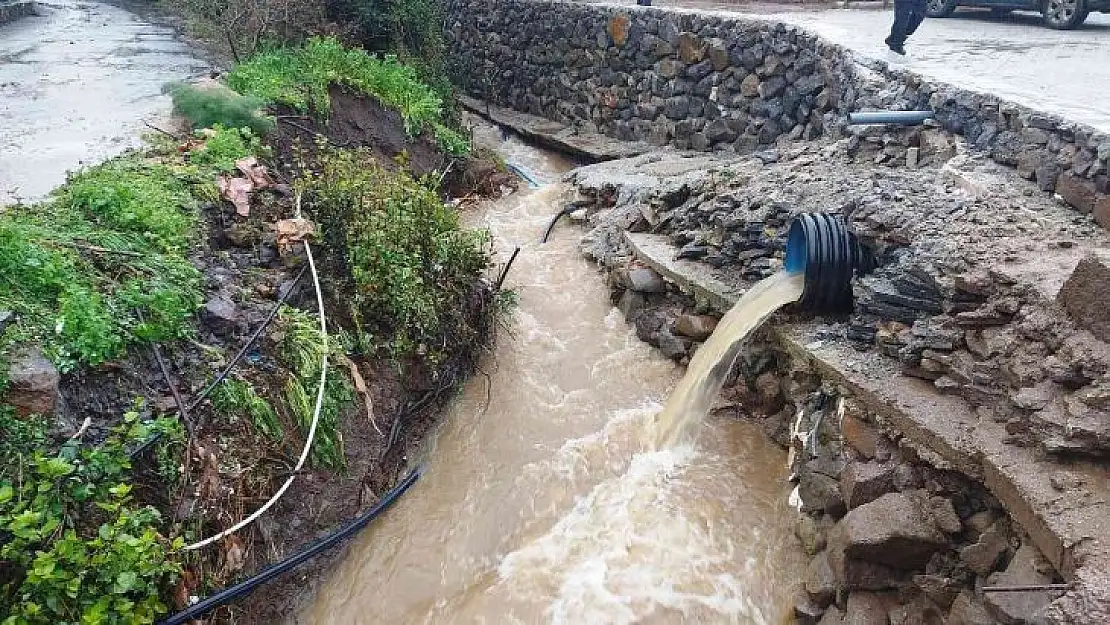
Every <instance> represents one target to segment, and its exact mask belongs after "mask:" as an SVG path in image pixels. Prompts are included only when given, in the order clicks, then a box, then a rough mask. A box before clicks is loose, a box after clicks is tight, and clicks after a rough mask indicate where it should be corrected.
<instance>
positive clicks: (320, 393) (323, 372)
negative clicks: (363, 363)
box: [184, 196, 330, 551]
mask: <svg viewBox="0 0 1110 625" xmlns="http://www.w3.org/2000/svg"><path fill="white" fill-rule="evenodd" d="M300 204H301V203H300V196H297V217H300V213H301V210H300ZM304 251H305V255H306V256H308V269H309V271H311V272H312V283H313V284H314V285H315V287H316V305H317V306H318V307H319V308H320V338H321V340H323V341H324V350H323V356H322V358H321V361H320V388H319V389H318V390H317V391H316V409H315V410H314V411H313V412H312V425H311V426H310V427H309V428H308V438H307V439H306V440H305V443H304V449H303V450H302V451H301V457H300V459H299V460H298V461H297V467H296V468H295V469H293V473H292V475H290V476H289V477H288V478H286V480H285V483H284V484H282V485H281V488H279V489H278V490H277V492H276V493H274V495H273V496H272V497H270V500H269V501H267V502H266V503H265V504H264V505H263V506H262V507H261V508H259V509H258V510H255V511H254V514H252V515H250V516H249V517H247V518H245V519H243V520H242V521H239V522H238V523H236V524H235V525H233V526H231V527H229V528H227V529H226V530H224V531H222V532H220V533H219V534H216V535H215V536H210V537H208V538H205V539H204V540H201V541H198V542H195V543H193V544H191V545H186V546H185V548H184V550H185V551H192V550H194V549H200V548H201V547H204V546H207V545H209V544H211V543H214V542H216V541H217V540H220V539H221V538H225V537H227V536H230V535H232V534H234V533H235V532H238V531H239V530H241V529H243V528H244V527H246V526H248V525H250V524H251V523H253V522H255V521H256V520H257V519H258V517H260V516H262V515H263V514H266V511H267V510H269V509H270V508H271V507H272V506H273V505H274V504H275V503H277V502H278V500H279V499H281V497H282V495H284V494H285V491H287V490H289V486H290V485H292V484H293V480H294V479H296V478H297V473H299V472H300V470H301V467H303V466H304V463H305V460H307V459H308V454H309V452H310V451H311V450H312V440H313V439H314V438H315V437H316V426H317V425H318V424H319V423H320V410H321V409H322V408H323V407H324V385H325V384H326V383H327V381H328V351H330V350H329V345H330V344H329V342H328V324H327V320H326V319H325V318H324V295H323V292H322V291H321V289H320V276H319V275H317V273H316V261H315V259H313V258H312V248H311V247H309V245H308V241H307V240H306V241H304Z"/></svg>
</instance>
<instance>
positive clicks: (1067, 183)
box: [1056, 172, 1098, 213]
mask: <svg viewBox="0 0 1110 625" xmlns="http://www.w3.org/2000/svg"><path fill="white" fill-rule="evenodd" d="M1056 192H1057V193H1059V194H1060V196H1061V197H1063V198H1064V201H1065V202H1067V203H1068V204H1070V205H1071V206H1072V208H1074V209H1076V210H1078V211H1079V212H1081V213H1090V212H1092V211H1093V210H1094V209H1095V202H1096V201H1097V200H1098V194H1097V193H1096V192H1095V185H1094V184H1092V183H1091V182H1089V181H1087V180H1085V179H1083V178H1080V177H1079V176H1076V175H1075V174H1073V173H1070V172H1067V173H1063V174H1060V177H1059V178H1058V179H1057V180H1056Z"/></svg>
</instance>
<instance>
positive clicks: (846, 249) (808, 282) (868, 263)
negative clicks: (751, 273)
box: [784, 213, 874, 314]
mask: <svg viewBox="0 0 1110 625" xmlns="http://www.w3.org/2000/svg"><path fill="white" fill-rule="evenodd" d="M872 259H873V255H872V254H871V252H870V251H869V250H868V249H866V248H865V247H864V246H863V245H861V244H860V242H859V241H858V240H857V239H856V236H855V234H854V233H853V232H851V231H850V230H849V229H848V225H847V224H846V223H845V221H844V217H843V216H841V215H833V214H830V213H803V214H801V215H798V216H797V217H795V218H794V221H793V222H791V224H790V230H789V232H788V233H787V237H786V259H785V262H784V269H785V270H786V271H787V272H790V273H804V274H805V289H804V290H803V291H802V298H801V299H800V300H799V301H798V308H799V309H801V310H803V311H806V312H813V313H818V314H846V313H849V312H851V311H852V307H853V304H854V301H853V297H852V278H853V277H855V276H857V275H863V274H865V273H867V272H869V271H870V270H871V268H872V267H873V265H874V263H873V260H872Z"/></svg>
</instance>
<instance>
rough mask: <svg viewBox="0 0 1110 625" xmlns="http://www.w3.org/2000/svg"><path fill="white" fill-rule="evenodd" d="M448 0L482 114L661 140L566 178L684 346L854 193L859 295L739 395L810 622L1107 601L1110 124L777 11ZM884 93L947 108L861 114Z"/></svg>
mask: <svg viewBox="0 0 1110 625" xmlns="http://www.w3.org/2000/svg"><path fill="white" fill-rule="evenodd" d="M510 4H511V3H510ZM498 6H499V7H503V5H498ZM452 7H453V9H452V10H453V16H454V21H453V23H452V24H451V26H450V28H449V30H450V31H451V32H452V33H453V34H454V37H453V45H454V46H455V47H456V51H457V54H456V55H455V56H454V57H453V58H454V59H455V60H456V62H457V63H458V64H459V67H460V68H462V69H464V70H465V73H464V74H462V75H463V76H464V78H463V84H464V86H465V87H466V88H467V90H468V91H470V92H471V94H472V95H475V96H481V97H486V98H489V99H490V100H491V103H490V104H489V105H487V104H486V103H483V102H477V103H475V108H476V109H478V110H485V111H488V112H490V113H492V114H493V115H494V116H495V117H497V118H498V119H499V120H500V121H502V122H505V123H512V124H519V125H520V126H522V127H524V128H526V129H527V130H528V132H531V133H536V134H541V135H543V136H545V137H546V138H547V139H548V140H550V141H553V142H558V141H563V142H565V143H567V144H570V145H571V147H572V149H575V150H581V149H585V148H586V147H588V146H599V145H605V146H606V147H604V148H599V149H598V150H597V153H598V154H599V156H603V157H605V158H613V157H614V156H616V155H620V154H621V152H622V149H621V148H620V147H619V146H618V147H613V145H612V144H613V143H614V141H613V140H612V138H615V139H618V141H617V142H616V143H618V144H620V143H622V141H623V145H624V146H626V148H625V149H624V151H625V152H627V151H632V152H636V153H641V154H642V155H640V156H635V157H632V158H626V159H620V160H613V161H611V162H608V163H603V164H599V165H594V166H590V167H586V168H582V169H580V170H577V171H576V172H574V173H573V174H572V175H571V180H572V181H573V183H574V184H576V185H577V187H578V189H579V193H580V198H579V200H578V201H577V202H576V203H575V207H576V208H578V209H584V212H585V215H586V218H587V220H588V223H589V228H590V231H589V233H588V234H587V235H586V237H585V239H584V241H583V250H584V252H585V253H586V254H587V255H588V256H591V257H593V258H595V259H597V260H598V262H599V263H601V264H602V265H603V266H604V267H605V268H606V269H607V271H608V273H609V275H610V278H611V285H612V288H613V301H614V303H615V304H616V305H617V306H618V307H619V308H620V310H621V311H622V313H623V314H624V315H625V317H626V318H627V319H628V321H629V322H630V323H632V324H634V325H635V327H636V330H637V333H638V334H639V336H640V337H641V338H642V339H643V340H646V341H649V342H651V343H652V344H654V345H657V346H658V347H659V348H660V349H661V350H662V351H663V353H665V354H666V355H668V356H669V357H671V358H674V359H675V360H678V361H680V362H684V361H686V360H687V359H688V358H689V354H690V353H691V351H692V350H695V349H697V345H698V344H699V342H700V341H702V340H704V338H705V337H706V336H707V335H708V333H709V332H711V331H712V329H713V327H714V325H715V320H716V318H717V317H718V316H719V315H720V314H721V312H722V311H723V310H725V309H727V307H728V306H730V305H731V303H732V302H734V301H735V300H736V298H737V296H738V294H739V293H741V292H743V291H744V290H745V289H746V288H747V287H748V286H750V285H751V284H752V283H753V282H754V281H756V280H758V279H761V278H763V277H766V276H768V275H770V274H772V273H774V272H776V271H778V270H780V269H781V268H782V258H783V248H784V243H785V236H786V229H787V226H788V225H789V223H790V220H791V218H792V217H793V216H794V215H796V214H798V213H800V212H804V211H829V212H834V213H837V214H839V215H841V216H843V217H844V219H845V220H846V221H847V222H848V224H849V225H850V226H851V227H852V229H853V230H855V232H856V233H857V235H858V236H860V238H861V239H862V240H863V241H864V242H865V244H866V245H867V246H868V247H869V249H870V250H871V251H872V252H873V253H874V257H875V260H876V264H877V268H876V269H875V270H874V271H873V272H871V273H870V275H868V276H865V277H861V278H860V279H859V280H857V281H856V284H855V286H854V289H855V308H854V310H853V312H852V313H851V314H849V315H845V316H843V317H839V318H829V317H820V318H815V317H813V316H812V315H808V314H805V313H803V312H801V311H787V312H785V313H783V314H781V315H780V316H779V317H778V318H777V319H776V320H775V321H774V322H772V323H771V324H769V327H768V328H767V329H766V330H765V331H764V332H763V333H762V335H761V337H760V338H759V339H757V340H755V341H753V344H752V345H751V347H750V349H749V350H748V354H747V356H746V357H745V358H744V359H743V360H742V363H741V366H739V367H738V371H737V372H736V376H737V381H736V383H735V385H733V386H732V387H731V388H730V389H729V390H728V391H727V393H726V402H725V404H726V406H727V407H726V408H725V409H726V410H734V411H736V412H737V414H739V415H742V416H744V417H746V418H755V419H759V420H760V421H761V422H762V423H764V424H765V425H766V431H767V432H768V434H769V435H770V436H772V437H773V438H774V439H775V440H776V441H778V442H780V443H781V444H783V445H784V446H788V447H790V448H791V450H792V452H793V453H792V461H791V466H792V472H793V481H794V482H795V483H796V487H797V488H796V490H795V491H794V494H793V495H792V502H793V503H795V504H796V506H797V507H798V509H799V512H800V517H799V519H800V520H799V523H798V530H797V534H798V537H799V539H800V540H801V541H802V543H803V545H804V546H805V548H806V549H807V551H809V553H810V554H811V556H812V560H811V562H810V566H809V570H808V572H807V575H806V579H805V580H804V582H803V583H802V584H801V585H800V587H799V599H798V602H797V608H796V613H797V615H798V617H799V619H800V620H802V621H804V622H818V621H820V622H822V623H837V622H841V620H844V621H845V622H869V623H870V622H876V623H887V622H890V623H940V622H948V623H991V622H1001V623H1034V622H1052V623H1090V622H1101V621H1104V620H1106V619H1107V618H1108V614H1110V580H1107V578H1106V577H1105V571H1106V569H1107V566H1106V563H1107V562H1110V559H1108V557H1110V533H1108V532H1107V531H1106V529H1105V524H1104V522H1103V518H1104V511H1105V508H1106V505H1107V504H1108V503H1110V491H1108V490H1107V487H1106V484H1107V480H1106V477H1107V475H1108V474H1110V471H1108V467H1107V464H1106V460H1105V458H1106V455H1107V451H1108V449H1110V446H1108V441H1110V436H1108V434H1110V403H1108V402H1107V401H1106V399H1105V397H1106V390H1105V389H1106V388H1108V383H1110V377H1108V376H1110V348H1108V344H1107V343H1106V340H1107V338H1108V337H1107V336H1106V328H1107V327H1110V323H1108V322H1110V319H1107V318H1106V316H1105V314H1104V312H1103V310H1102V308H1103V307H1100V306H1099V305H1097V304H1096V302H1098V301H1100V297H1101V296H1100V293H1104V292H1105V289H1106V286H1107V284H1108V282H1107V281H1108V280H1110V264H1108V262H1107V260H1106V259H1107V251H1108V249H1110V242H1108V240H1107V236H1106V232H1105V230H1104V227H1105V226H1106V224H1107V212H1106V211H1107V210H1108V209H1110V203H1108V201H1107V197H1106V196H1105V192H1106V191H1107V189H1106V188H1105V185H1106V174H1107V171H1106V160H1107V158H1110V142H1108V141H1107V138H1106V137H1105V136H1103V135H1100V134H1099V133H1097V132H1094V131H1092V130H1090V129H1087V128H1084V127H1081V126H1078V125H1075V124H1069V123H1066V122H1063V121H1062V120H1059V119H1055V118H1052V117H1050V116H1046V115H1041V114H1039V113H1037V112H1034V111H1030V110H1027V109H1023V108H1021V107H1017V106H1015V105H1011V104H1008V103H1005V102H999V101H997V100H996V99H994V98H991V97H989V96H984V95H979V94H973V93H968V92H965V91H962V90H960V89H956V88H953V87H950V86H946V85H934V84H929V83H927V82H926V81H923V80H921V79H920V78H918V77H915V76H912V75H909V74H906V73H902V72H893V71H889V70H887V69H886V68H885V67H881V66H877V65H874V66H871V67H866V66H865V65H864V64H862V63H860V62H857V60H856V59H854V58H852V57H851V56H850V54H849V53H847V52H846V51H844V50H842V49H839V48H837V47H835V46H830V45H828V44H826V43H824V42H821V41H820V40H818V39H816V38H814V37H812V36H811V35H808V34H806V33H804V32H801V31H798V30H796V29H793V28H790V27H785V26H783V25H781V24H771V23H763V22H746V21H742V20H731V19H722V18H718V17H707V16H702V15H697V14H692V13H673V12H667V11H660V10H636V9H631V10H630V9H629V8H627V7H624V8H616V7H604V6H600V7H599V6H581V5H572V4H566V3H541V4H540V5H538V8H536V9H533V10H531V11H530V12H528V13H527V14H526V15H527V17H526V18H525V21H524V23H523V24H521V22H520V20H521V17H520V16H521V15H525V14H524V13H521V12H519V11H517V12H514V11H513V10H512V9H511V8H504V9H503V10H504V13H502V12H500V11H501V9H498V8H493V7H489V6H487V4H486V3H483V2H481V1H479V0H474V1H470V2H466V1H460V2H456V3H454V4H453V5H452ZM479 9H482V10H479ZM510 13H511V14H513V15H514V16H515V17H514V18H513V19H512V23H513V27H512V28H509V27H508V21H507V20H508V19H509V18H508V15H509V14H510ZM541 40H542V41H543V44H542V45H540V44H538V43H536V42H538V41H541ZM533 44H534V45H533ZM498 105H503V106H504V107H499V106H498ZM866 108H899V109H919V108H928V109H932V110H933V111H934V112H935V115H936V120H935V121H930V122H928V123H927V124H926V125H924V126H923V127H919V128H910V129H898V128H891V127H884V126H870V127H857V128H852V127H848V126H846V125H845V123H844V116H845V114H846V113H848V112H850V111H853V110H860V109H866ZM514 109H515V110H514ZM605 135H608V137H611V138H609V139H607V138H606V136H605ZM629 142H634V143H629ZM607 144H608V145H607ZM627 146H632V147H631V148H628V147H627ZM662 146H671V147H672V148H679V149H682V150H690V149H692V150H696V151H701V152H702V153H701V154H697V153H692V152H688V151H687V152H678V151H674V150H672V149H669V148H664V147H662ZM1048 191H1055V194H1053V193H1046V192H1048ZM1053 584H1061V586H1059V587H1057V586H1052V585H1053ZM1046 585H1048V588H1055V589H1054V590H1047V589H1042V587H1044V586H1046ZM1012 586H1020V587H1021V588H1019V589H1016V591H1014V589H1010V590H1011V591H1012V592H1001V591H999V590H998V589H999V588H1000V587H1003V588H1005V587H1012ZM1030 587H1032V588H1030ZM984 589H985V590H984Z"/></svg>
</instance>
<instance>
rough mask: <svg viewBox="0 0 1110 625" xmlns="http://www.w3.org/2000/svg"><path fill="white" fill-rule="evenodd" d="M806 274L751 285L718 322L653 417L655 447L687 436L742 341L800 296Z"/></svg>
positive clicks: (781, 275) (700, 418) (775, 277)
mask: <svg viewBox="0 0 1110 625" xmlns="http://www.w3.org/2000/svg"><path fill="white" fill-rule="evenodd" d="M804 287H805V276H804V275H803V274H801V273H786V272H779V273H776V274H774V275H773V276H770V277H768V278H765V279H763V280H761V281H760V282H758V283H756V284H755V285H754V286H752V288H751V289H749V290H748V292H747V293H745V294H744V296H743V297H741V298H740V301H738V302H736V305H734V306H733V307H732V308H731V309H730V310H729V311H728V313H726V314H725V316H724V317H723V318H722V319H721V322H720V323H719V324H718V325H717V329H716V330H714V331H713V335H712V336H710V337H709V340H708V341H706V342H705V343H704V344H703V345H702V346H701V347H699V348H698V351H697V352H696V353H695V354H694V357H693V358H692V359H691V360H690V366H689V367H687V369H686V375H684V376H683V377H682V381H681V382H679V383H678V386H677V387H676V388H675V390H674V391H673V392H672V393H671V396H670V398H669V399H668V400H667V404H666V406H665V407H664V408H663V412H661V413H659V417H658V418H657V419H656V425H657V438H656V448H657V449H664V448H667V447H671V446H673V445H675V444H676V443H678V442H679V441H681V440H683V439H684V438H686V437H689V436H690V434H691V430H692V428H693V426H695V425H696V424H698V423H701V422H702V421H703V420H704V419H705V416H706V415H707V414H709V409H710V408H711V407H712V405H713V400H714V399H715V398H716V397H717V394H718V393H720V392H721V386H722V385H723V384H724V383H725V377H727V376H728V372H729V370H730V369H732V366H733V365H734V364H735V363H736V359H737V358H738V357H739V356H740V352H741V350H742V349H743V347H744V341H745V339H747V338H748V335H750V334H751V333H752V332H753V331H755V329H756V328H758V327H759V326H760V325H762V324H763V322H764V321H766V320H767V317H769V316H771V314H772V313H774V312H775V311H776V310H778V309H780V308H782V307H783V306H785V305H787V304H790V303H792V302H796V301H798V300H799V299H800V298H801V297H802V290H803V288H804Z"/></svg>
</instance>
